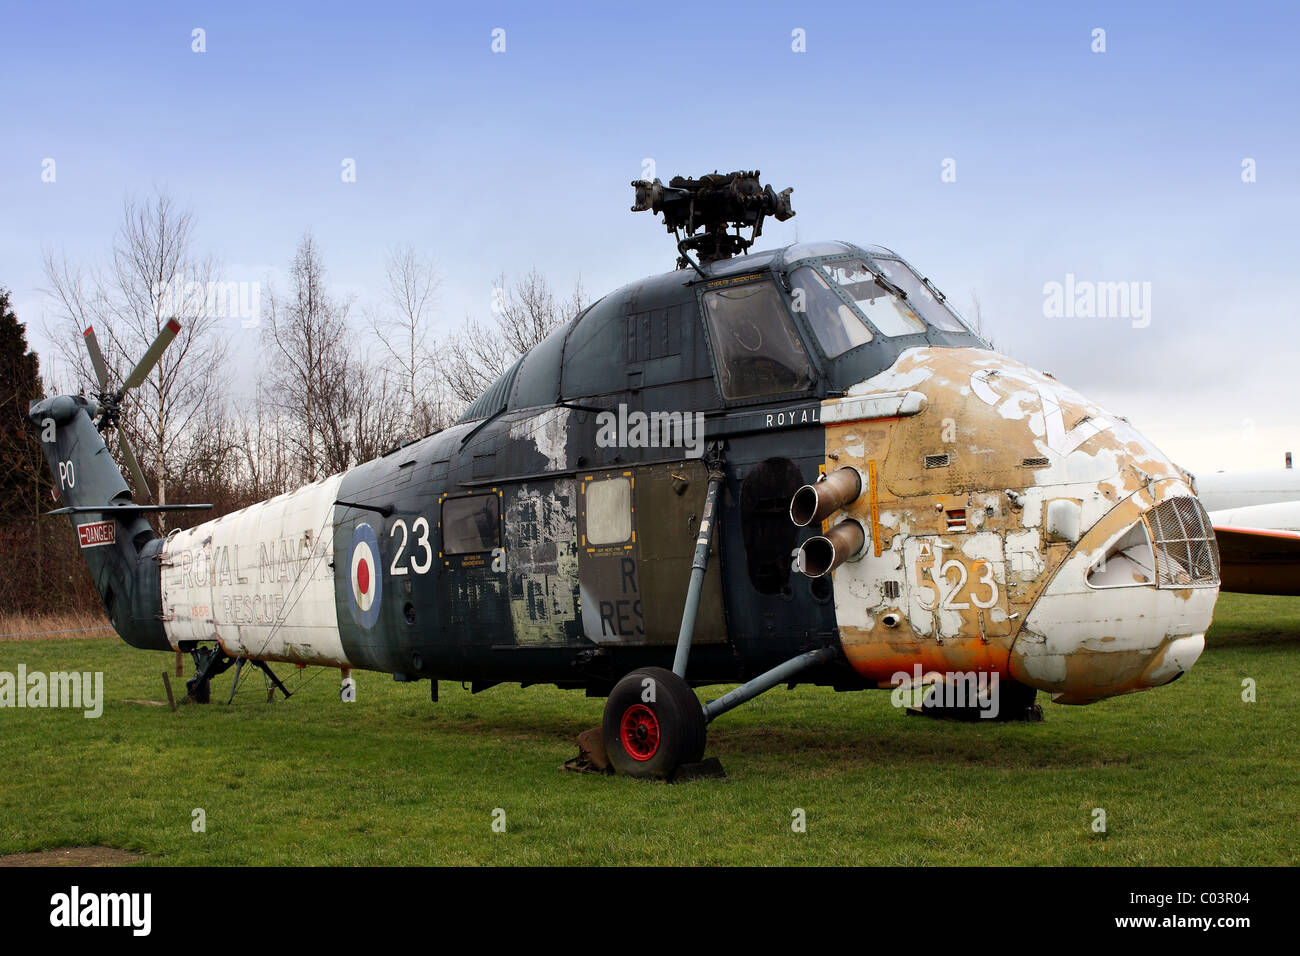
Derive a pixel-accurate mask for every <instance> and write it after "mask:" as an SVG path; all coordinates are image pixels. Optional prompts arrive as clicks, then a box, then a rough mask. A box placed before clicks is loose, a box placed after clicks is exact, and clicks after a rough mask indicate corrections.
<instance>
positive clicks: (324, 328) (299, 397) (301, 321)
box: [263, 232, 349, 481]
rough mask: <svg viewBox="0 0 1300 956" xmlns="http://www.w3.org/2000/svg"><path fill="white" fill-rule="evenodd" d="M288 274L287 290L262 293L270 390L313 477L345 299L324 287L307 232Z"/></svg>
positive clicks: (337, 365) (340, 350)
mask: <svg viewBox="0 0 1300 956" xmlns="http://www.w3.org/2000/svg"><path fill="white" fill-rule="evenodd" d="M289 279H290V282H291V284H292V285H291V288H290V289H289V292H288V293H287V294H286V295H283V296H282V295H280V293H279V292H278V291H277V290H276V289H274V288H272V289H271V290H270V292H269V294H268V296H267V298H268V300H269V312H270V321H269V322H268V323H266V324H265V325H264V326H263V330H264V335H265V337H266V341H267V344H268V345H269V346H270V351H271V356H270V360H271V368H270V378H269V381H268V384H269V385H270V390H269V392H270V399H271V402H272V404H273V406H274V407H275V408H277V409H278V410H279V411H280V412H281V413H283V414H284V415H285V417H286V419H287V420H288V421H290V422H293V423H294V424H295V425H296V426H297V427H295V428H293V429H291V430H290V431H289V433H288V435H286V437H288V438H289V440H290V441H291V442H292V443H293V444H294V445H295V446H296V447H297V451H298V459H299V469H300V471H301V473H302V475H303V476H304V477H305V478H306V479H307V480H308V481H315V480H316V478H317V476H318V475H319V474H320V472H319V470H318V465H319V462H318V456H317V451H318V447H319V446H320V444H321V441H322V437H323V435H324V432H325V429H326V428H327V427H328V426H327V423H326V421H325V419H326V417H327V411H326V410H325V409H324V408H323V407H322V406H323V402H322V399H323V398H324V396H325V393H326V392H327V391H328V390H330V389H331V388H332V387H333V381H332V379H333V378H334V377H335V376H337V375H338V374H339V373H340V370H341V368H342V366H343V364H344V357H345V355H346V348H347V347H346V344H345V342H344V336H345V333H346V331H347V314H348V308H349V303H346V302H337V301H335V300H334V299H333V298H331V297H330V295H329V293H328V291H327V290H326V288H325V267H324V265H323V263H322V262H321V256H320V250H319V249H318V248H317V247H316V242H315V240H314V239H313V238H312V235H311V233H310V232H308V233H306V234H304V235H303V237H302V239H301V240H300V241H299V243H298V249H297V252H295V253H294V257H293V265H292V266H291V267H290V269H289Z"/></svg>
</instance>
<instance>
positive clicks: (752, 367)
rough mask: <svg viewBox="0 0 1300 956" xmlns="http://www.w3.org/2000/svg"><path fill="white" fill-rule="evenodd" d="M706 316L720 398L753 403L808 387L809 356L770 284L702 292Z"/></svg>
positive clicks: (760, 283)
mask: <svg viewBox="0 0 1300 956" xmlns="http://www.w3.org/2000/svg"><path fill="white" fill-rule="evenodd" d="M704 313H705V316H706V317H707V319H708V323H709V335H710V338H712V340H713V354H714V359H715V361H716V362H717V366H718V383H719V385H720V386H721V388H722V394H723V395H724V396H726V397H727V398H756V397H758V396H761V395H779V394H782V393H785V392H799V391H803V390H804V389H807V388H809V387H810V386H811V385H812V366H811V365H810V364H809V362H808V353H807V352H805V351H804V347H803V343H802V342H800V341H799V335H798V333H797V332H795V329H794V323H793V322H791V321H790V316H789V314H788V313H787V312H786V310H785V303H784V302H783V301H782V299H781V295H780V293H779V292H777V291H776V286H775V285H773V284H772V283H771V282H770V281H762V282H749V283H746V284H745V285H738V286H732V287H731V288H726V289H715V290H713V291H712V292H706V293H705V294H704Z"/></svg>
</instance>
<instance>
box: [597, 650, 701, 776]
mask: <svg viewBox="0 0 1300 956" xmlns="http://www.w3.org/2000/svg"><path fill="white" fill-rule="evenodd" d="M601 735H602V737H603V738H604V741H605V753H606V755H607V756H608V757H609V762H610V764H612V765H613V767H614V769H615V770H616V771H618V772H619V773H622V774H626V775H628V776H629V777H649V778H655V779H660V780H666V779H668V778H670V777H672V775H673V774H674V773H676V772H677V768H678V767H680V766H681V765H682V764H685V763H696V762H698V761H699V760H701V759H703V757H704V741H705V737H706V735H707V725H706V723H705V720H704V709H703V708H702V707H700V702H699V700H698V699H697V698H696V696H695V692H694V691H693V690H691V688H690V686H689V685H688V684H687V683H686V681H684V680H682V679H681V678H680V677H678V676H677V675H676V674H674V673H673V672H672V671H670V670H665V669H664V668H662V667H642V668H638V669H637V670H634V671H632V673H630V674H628V675H627V676H626V677H624V678H623V679H622V680H621V681H619V682H618V683H617V684H615V685H614V690H613V691H612V692H610V695H609V699H608V700H606V701H605V716H604V719H603V720H602V721H601Z"/></svg>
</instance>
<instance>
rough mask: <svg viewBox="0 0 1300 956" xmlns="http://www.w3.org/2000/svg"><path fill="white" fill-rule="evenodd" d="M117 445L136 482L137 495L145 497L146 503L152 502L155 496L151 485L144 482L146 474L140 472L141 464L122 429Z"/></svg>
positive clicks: (119, 431) (119, 432)
mask: <svg viewBox="0 0 1300 956" xmlns="http://www.w3.org/2000/svg"><path fill="white" fill-rule="evenodd" d="M117 444H118V447H120V448H121V449H122V458H123V460H125V461H126V467H127V470H128V471H130V472H131V478H132V480H133V481H134V482H135V490H136V494H138V495H141V496H143V498H144V500H145V501H152V500H153V494H152V493H151V492H150V491H149V483H148V482H146V481H145V480H144V472H143V471H141V470H140V463H139V462H138V461H136V460H135V452H134V451H132V450H131V443H130V442H129V441H127V440H126V434H125V433H124V432H122V431H121V430H120V429H119V430H118V433H117Z"/></svg>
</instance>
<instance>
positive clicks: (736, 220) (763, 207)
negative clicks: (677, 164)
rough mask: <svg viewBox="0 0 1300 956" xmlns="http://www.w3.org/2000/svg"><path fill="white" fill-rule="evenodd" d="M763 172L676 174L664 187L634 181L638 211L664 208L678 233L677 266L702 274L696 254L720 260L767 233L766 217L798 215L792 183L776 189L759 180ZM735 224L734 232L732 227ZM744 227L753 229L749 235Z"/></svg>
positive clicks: (669, 224)
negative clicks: (743, 231) (695, 176)
mask: <svg viewBox="0 0 1300 956" xmlns="http://www.w3.org/2000/svg"><path fill="white" fill-rule="evenodd" d="M761 175H762V174H761V173H760V172H759V171H758V170H757V169H755V170H754V171H753V172H745V171H743V170H740V171H737V172H734V173H719V172H716V171H715V172H713V173H710V174H708V175H705V176H701V177H700V178H699V179H687V178H685V177H682V176H674V177H673V178H672V179H670V180H669V181H668V185H667V186H665V185H664V184H663V183H661V182H660V181H659V180H658V179H655V181H654V182H646V181H645V180H642V179H638V180H634V181H633V182H632V188H633V189H635V190H636V202H635V203H634V204H633V205H632V211H633V212H645V211H647V210H649V211H650V212H652V213H663V217H664V226H665V228H667V230H668V231H669V232H671V233H672V234H673V235H674V236H676V237H677V252H678V259H677V268H678V269H685V268H686V267H687V266H690V267H691V268H693V269H695V271H696V272H699V273H700V275H703V274H704V273H703V271H702V270H701V269H700V267H699V266H698V265H696V263H695V261H694V260H692V259H691V257H690V252H691V250H694V251H695V252H696V253H698V254H699V257H700V262H702V263H709V262H717V261H718V260H720V259H730V258H731V257H732V256H734V255H736V254H737V253H742V252H745V251H746V250H748V249H749V247H750V246H752V245H753V244H754V240H755V239H757V238H758V237H759V236H761V235H762V234H763V220H764V218H766V217H767V216H774V217H775V218H776V220H777V221H778V222H785V221H786V220H787V219H789V218H790V217H792V216H793V215H794V210H793V209H792V208H791V207H790V194H791V193H792V192H794V188H793V187H786V188H785V189H783V190H781V192H779V193H778V192H775V191H774V190H773V189H772V187H771V186H764V185H763V184H762V183H761V182H759V177H760V176H761ZM728 228H734V229H735V232H734V233H733V232H728V231H727V230H728ZM741 229H749V230H751V232H750V235H749V237H748V238H746V237H745V236H742V235H741V234H740V230H741Z"/></svg>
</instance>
